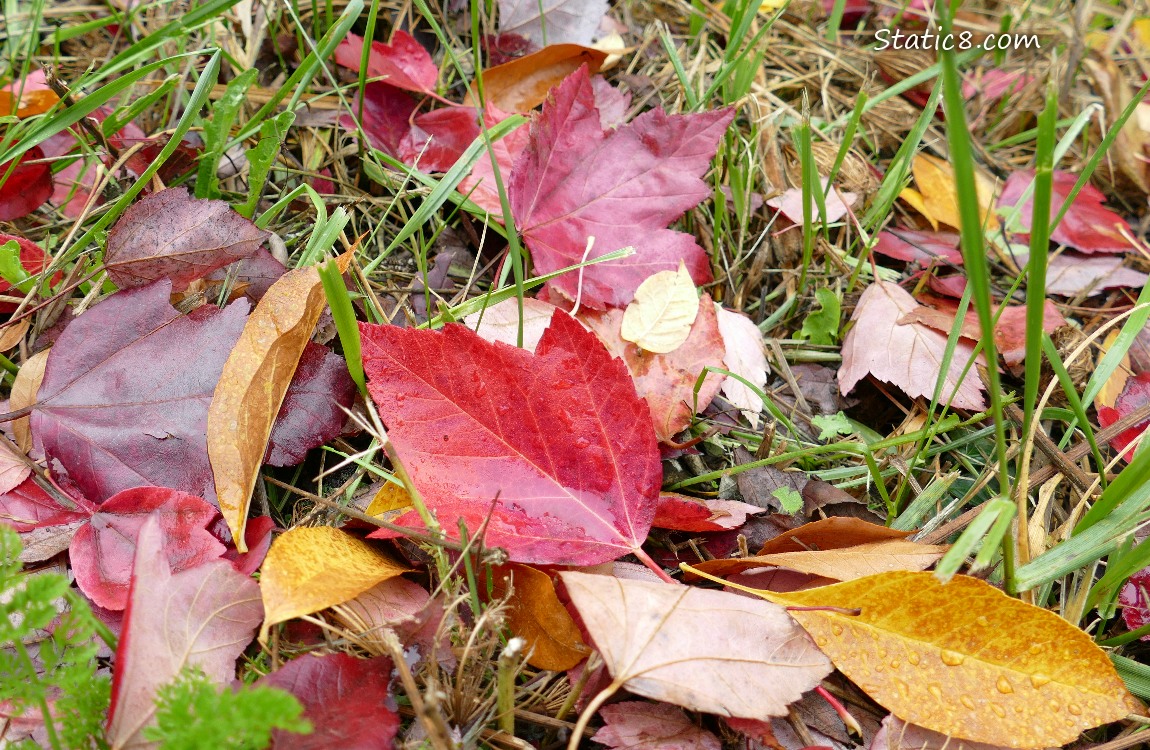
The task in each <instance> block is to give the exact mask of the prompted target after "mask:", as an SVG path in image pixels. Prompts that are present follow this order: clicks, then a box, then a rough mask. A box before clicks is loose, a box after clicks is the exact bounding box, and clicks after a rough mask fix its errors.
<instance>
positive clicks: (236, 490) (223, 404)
mask: <svg viewBox="0 0 1150 750" xmlns="http://www.w3.org/2000/svg"><path fill="white" fill-rule="evenodd" d="M350 262H351V255H350V253H349V254H345V255H343V256H340V259H339V263H340V270H341V271H342V270H344V269H345V268H346V267H347V264H348V263H350ZM326 305H327V297H325V296H324V292H323V286H322V285H321V284H320V279H319V272H318V271H317V270H316V269H315V268H314V267H311V268H297V269H295V270H292V271H288V272H287V273H285V274H284V275H283V276H281V277H280V278H279V279H277V280H276V282H275V283H274V284H272V285H271V287H270V288H269V289H268V290H267V292H266V293H265V294H264V296H263V299H261V300H260V303H259V304H258V305H256V309H255V310H254V311H252V314H251V316H249V317H248V321H247V323H246V324H245V325H244V330H243V333H241V334H240V338H239V341H237V342H236V345H235V347H233V348H232V353H231V354H230V355H229V356H228V360H227V362H225V363H224V370H223V372H222V373H221V374H220V381H219V383H218V384H217V385H216V391H215V393H214V394H213V395H212V404H211V406H210V407H209V408H208V459H209V460H210V461H211V464H212V474H213V476H214V478H215V482H216V497H217V498H218V500H219V505H220V513H221V514H222V515H223V517H224V520H225V521H227V522H228V528H229V529H231V532H232V539H234V540H235V543H236V548H237V549H238V550H239V551H240V552H247V545H246V544H244V541H243V540H244V526H245V525H246V523H247V517H248V505H249V504H250V503H251V499H252V488H253V487H254V486H255V483H256V478H257V477H258V476H259V470H260V465H261V464H262V463H263V460H264V454H265V453H266V452H267V446H268V437H269V436H270V435H271V431H272V425H273V424H274V423H275V419H276V415H277V414H279V410H280V406H281V405H282V404H283V399H284V395H285V394H286V393H287V389H288V385H289V384H290V383H291V379H292V376H293V375H294V374H295V370H296V367H297V366H298V365H299V358H300V355H301V354H303V350H304V347H306V346H307V342H308V341H309V340H310V339H311V334H312V332H313V331H314V330H315V324H316V322H317V321H318V320H319V316H320V313H322V312H323V309H324V307H325V306H326Z"/></svg>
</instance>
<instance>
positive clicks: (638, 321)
mask: <svg viewBox="0 0 1150 750" xmlns="http://www.w3.org/2000/svg"><path fill="white" fill-rule="evenodd" d="M698 314H699V293H698V291H696V290H695V282H694V281H692V280H691V275H690V274H689V273H687V269H686V267H685V266H684V265H683V264H682V263H680V264H679V270H678V271H659V272H658V273H656V274H653V275H651V276H650V277H648V278H647V280H646V281H644V282H643V283H642V284H640V285H639V288H638V289H636V290H635V299H634V300H633V301H632V302H631V304H629V305H627V309H626V310H625V311H624V312H623V327H622V330H621V331H620V335H622V337H623V339H624V340H625V341H631V342H633V343H635V344H637V345H638V346H639V348H640V349H645V350H646V351H649V352H653V353H655V354H666V353H668V352H673V351H675V350H676V349H678V348H679V347H680V346H682V345H683V342H684V341H686V340H687V337H688V336H689V335H690V334H691V326H692V325H694V324H695V317H696V316H697V315H698Z"/></svg>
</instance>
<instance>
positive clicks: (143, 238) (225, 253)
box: [104, 187, 268, 291]
mask: <svg viewBox="0 0 1150 750" xmlns="http://www.w3.org/2000/svg"><path fill="white" fill-rule="evenodd" d="M267 237H268V233H267V232H265V231H264V230H262V229H259V228H258V227H256V225H255V224H253V223H252V222H251V221H249V220H248V219H245V218H244V217H243V216H240V215H239V214H238V213H236V212H235V211H233V210H232V209H231V207H229V206H228V204H227V203H224V202H223V201H206V200H198V199H196V198H193V197H192V196H191V195H189V194H188V191H187V190H186V189H185V188H182V187H176V188H168V189H167V190H161V191H159V192H158V193H153V194H152V195H149V196H147V197H146V198H144V199H143V200H141V201H140V202H139V203H136V204H135V205H133V206H131V207H130V208H129V209H128V210H127V211H125V212H124V215H123V216H122V217H120V220H119V221H117V222H116V224H115V226H113V227H112V231H111V232H109V233H108V247H107V250H106V251H105V253H104V267H105V268H106V269H107V271H108V276H110V277H111V279H112V281H113V282H114V283H115V284H116V285H117V286H119V287H120V288H123V289H126V288H130V287H137V286H144V285H146V284H150V283H152V282H153V281H156V280H157V279H163V278H167V279H171V281H172V288H173V290H175V291H181V290H183V289H184V288H185V287H187V285H188V284H190V283H191V282H193V281H195V280H196V279H200V278H203V277H204V276H207V275H208V274H209V273H211V272H212V271H215V270H216V269H217V268H223V267H224V266H226V265H228V264H230V263H234V262H235V261H238V260H241V259H243V258H248V257H250V256H252V255H253V254H255V252H256V251H257V250H259V248H260V243H262V242H263V241H264V240H265V239H267Z"/></svg>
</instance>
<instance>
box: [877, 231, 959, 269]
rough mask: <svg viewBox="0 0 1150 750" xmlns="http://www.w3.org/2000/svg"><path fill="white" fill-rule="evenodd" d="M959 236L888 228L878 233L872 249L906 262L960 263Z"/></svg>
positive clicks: (951, 233)
mask: <svg viewBox="0 0 1150 750" xmlns="http://www.w3.org/2000/svg"><path fill="white" fill-rule="evenodd" d="M958 240H959V236H958V235H957V234H955V233H954V232H917V231H915V230H913V229H890V230H887V231H885V232H879V233H878V242H876V243H875V246H874V251H875V252H876V253H879V254H880V255H885V256H887V257H888V258H895V259H896V260H905V261H906V262H908V263H911V262H916V263H921V264H923V265H927V264H929V263H931V262H932V261H936V260H942V261H945V262H947V263H954V264H956V265H961V264H962V252H961V251H960V250H959V249H958Z"/></svg>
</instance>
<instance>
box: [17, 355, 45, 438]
mask: <svg viewBox="0 0 1150 750" xmlns="http://www.w3.org/2000/svg"><path fill="white" fill-rule="evenodd" d="M50 351H52V350H51V349H45V350H44V351H42V352H36V353H35V354H33V355H32V356H31V357H29V358H28V359H27V360H26V361H25V362H24V364H23V365H21V366H20V371H19V372H18V373H16V380H15V381H13V383H12V395H11V397H10V398H9V399H8V407H9V408H10V409H12V411H17V410H19V409H24V408H27V407H29V406H32V405H33V404H35V403H36V394H37V393H39V391H40V383H42V382H44V368H45V367H46V366H47V365H48V352H50ZM12 433H13V434H14V435H15V436H16V445H18V446H19V447H20V450H22V451H24V452H25V453H27V452H28V450H29V449H30V448H31V447H32V426H31V420H30V418H29V417H20V418H19V419H17V420H15V421H13V422H12Z"/></svg>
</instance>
